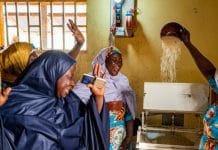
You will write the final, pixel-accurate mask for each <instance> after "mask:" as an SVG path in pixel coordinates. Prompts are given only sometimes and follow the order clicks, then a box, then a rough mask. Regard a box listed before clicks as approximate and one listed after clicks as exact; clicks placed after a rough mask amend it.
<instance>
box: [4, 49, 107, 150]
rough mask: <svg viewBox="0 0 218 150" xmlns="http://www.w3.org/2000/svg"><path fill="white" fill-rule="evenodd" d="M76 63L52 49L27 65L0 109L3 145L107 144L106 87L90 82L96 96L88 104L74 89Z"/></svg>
mask: <svg viewBox="0 0 218 150" xmlns="http://www.w3.org/2000/svg"><path fill="white" fill-rule="evenodd" d="M75 63H76V62H75V60H74V59H72V58H71V57H70V56H69V55H67V54H65V53H64V52H60V51H47V52H45V53H44V54H42V55H41V56H40V57H38V58H37V59H36V60H35V61H34V62H33V63H31V64H30V65H29V66H28V68H27V69H26V70H25V72H24V74H23V76H22V77H21V79H20V81H19V83H18V84H17V85H16V86H14V87H13V88H12V91H11V93H10V95H9V97H8V101H7V102H6V103H5V104H4V105H3V106H2V107H1V108H0V121H1V123H0V125H1V132H0V138H1V139H0V147H1V149H4V150H8V149H21V150H23V149H33V150H34V149H37V150H38V149H42V150H48V149H71V150H72V149H76V150H77V149H93V150H94V149H95V150H96V149H99V150H101V149H107V147H108V144H107V143H108V142H107V139H108V138H107V134H108V133H107V132H109V129H108V126H109V125H108V123H107V122H108V116H107V115H108V114H107V110H106V109H105V104H104V100H103V94H104V88H101V89H98V88H96V87H95V86H93V85H91V84H89V85H88V87H89V88H90V89H91V91H92V96H90V99H89V101H88V103H87V104H86V105H85V104H83V103H82V101H80V99H79V97H78V96H77V95H76V94H75V93H74V92H72V90H71V89H72V87H73V86H74V81H73V76H74V73H75V69H76V64H75ZM96 70H98V68H95V72H98V74H97V75H99V71H96ZM107 129H108V130H107Z"/></svg>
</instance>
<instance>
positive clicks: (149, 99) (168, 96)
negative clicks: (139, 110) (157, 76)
mask: <svg viewBox="0 0 218 150" xmlns="http://www.w3.org/2000/svg"><path fill="white" fill-rule="evenodd" d="M208 98H209V86H208V85H207V84H203V83H166V82H145V83H144V101H143V103H144V104H143V109H145V110H150V111H152V110H154V111H163V112H169V111H170V112H203V111H204V110H205V109H206V108H207V106H208Z"/></svg>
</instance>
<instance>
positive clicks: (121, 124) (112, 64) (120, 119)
mask: <svg viewBox="0 0 218 150" xmlns="http://www.w3.org/2000/svg"><path fill="white" fill-rule="evenodd" d="M95 64H101V70H102V74H103V73H104V72H105V70H106V87H105V94H104V97H105V101H106V104H107V108H108V110H109V115H110V150H118V149H124V150H126V149H128V146H129V144H130V143H131V140H132V136H133V125H134V124H133V123H134V119H135V115H136V97H135V93H134V91H133V90H132V88H131V86H130V84H129V80H128V78H127V77H126V76H125V75H124V74H123V73H121V72H120V70H121V68H122V54H121V51H120V50H118V49H114V48H112V47H107V48H104V49H102V50H101V51H100V52H99V53H98V54H97V56H96V57H95V58H94V60H93V62H92V68H94V66H95ZM73 91H74V92H75V93H76V94H77V95H78V96H79V97H80V98H81V100H83V101H85V102H86V101H87V100H88V97H89V96H90V95H91V92H90V90H89V89H88V88H87V87H86V86H85V85H84V84H82V83H80V82H78V83H77V84H76V86H75V88H74V89H73Z"/></svg>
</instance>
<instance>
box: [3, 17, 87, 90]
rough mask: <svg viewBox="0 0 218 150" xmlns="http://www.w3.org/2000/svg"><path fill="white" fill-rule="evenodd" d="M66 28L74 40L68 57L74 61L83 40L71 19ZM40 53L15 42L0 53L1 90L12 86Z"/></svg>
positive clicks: (29, 45) (30, 45) (23, 43)
mask: <svg viewBox="0 0 218 150" xmlns="http://www.w3.org/2000/svg"><path fill="white" fill-rule="evenodd" d="M67 26H68V28H69V30H70V31H71V32H72V34H73V36H74V37H75V40H76V44H75V45H74V47H73V48H72V50H71V51H70V52H69V55H70V56H71V57H72V58H74V59H76V57H77V56H78V54H79V51H80V49H81V48H82V45H83V43H84V41H85V39H84V36H83V35H82V33H81V31H80V30H79V28H78V27H77V26H76V24H75V23H74V22H73V21H72V20H71V19H69V22H68V23H67ZM42 53H43V51H42V50H32V44H31V43H27V42H16V43H14V44H12V45H10V46H9V47H8V48H7V49H5V50H4V51H3V52H0V66H1V67H0V72H1V76H2V86H3V88H4V87H7V86H12V85H13V83H14V82H15V80H16V79H17V78H18V76H20V74H21V73H22V72H23V70H24V69H25V68H26V66H27V65H28V64H29V63H31V62H32V61H33V60H34V59H35V58H37V57H38V56H39V55H41V54H42ZM0 79H1V78H0ZM0 86H1V84H0Z"/></svg>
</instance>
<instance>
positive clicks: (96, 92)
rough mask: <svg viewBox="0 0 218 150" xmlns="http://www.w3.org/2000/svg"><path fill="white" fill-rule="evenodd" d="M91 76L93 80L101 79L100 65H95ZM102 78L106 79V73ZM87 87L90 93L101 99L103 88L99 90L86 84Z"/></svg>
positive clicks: (92, 85)
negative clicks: (93, 77)
mask: <svg viewBox="0 0 218 150" xmlns="http://www.w3.org/2000/svg"><path fill="white" fill-rule="evenodd" d="M93 74H94V76H95V78H97V77H102V75H101V65H100V64H95V66H94V71H93ZM102 78H103V79H105V78H106V73H104V74H103V77H102ZM88 87H89V88H90V89H91V91H92V93H93V94H94V95H95V96H96V97H103V96H104V91H105V87H102V88H99V87H96V86H95V85H94V84H88Z"/></svg>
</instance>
